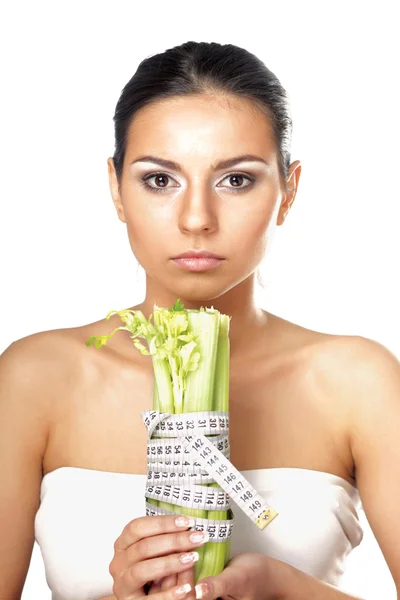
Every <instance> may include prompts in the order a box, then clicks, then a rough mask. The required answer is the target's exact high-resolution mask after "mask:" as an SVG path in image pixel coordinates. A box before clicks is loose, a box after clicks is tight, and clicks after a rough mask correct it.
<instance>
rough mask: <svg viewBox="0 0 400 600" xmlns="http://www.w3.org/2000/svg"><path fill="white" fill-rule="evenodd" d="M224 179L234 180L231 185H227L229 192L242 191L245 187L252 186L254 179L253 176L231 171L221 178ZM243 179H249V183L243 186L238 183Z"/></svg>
mask: <svg viewBox="0 0 400 600" xmlns="http://www.w3.org/2000/svg"><path fill="white" fill-rule="evenodd" d="M225 179H230V180H232V179H233V180H236V183H235V185H234V186H233V187H228V189H229V193H231V192H233V193H236V192H242V191H244V190H245V189H247V188H250V187H252V185H253V183H254V181H255V180H256V178H255V177H253V176H250V175H245V174H244V173H231V174H230V175H226V176H225V177H224V179H222V181H224V180H225ZM244 179H247V181H249V182H250V183H249V184H248V185H244V186H243V185H240V184H241V183H242V182H243V180H244ZM223 187H224V186H223Z"/></svg>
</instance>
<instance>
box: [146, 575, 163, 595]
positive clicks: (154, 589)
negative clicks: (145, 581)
mask: <svg viewBox="0 0 400 600" xmlns="http://www.w3.org/2000/svg"><path fill="white" fill-rule="evenodd" d="M162 581H163V578H162V577H161V579H155V580H154V581H152V583H151V586H150V589H149V591H148V593H147V596H152V595H153V594H158V593H160V592H161V584H162Z"/></svg>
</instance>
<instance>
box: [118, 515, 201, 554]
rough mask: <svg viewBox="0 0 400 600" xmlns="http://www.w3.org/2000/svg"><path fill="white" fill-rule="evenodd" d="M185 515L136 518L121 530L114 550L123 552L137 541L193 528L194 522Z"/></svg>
mask: <svg viewBox="0 0 400 600" xmlns="http://www.w3.org/2000/svg"><path fill="white" fill-rule="evenodd" d="M190 519H191V518H190V517H187V516H186V515H158V516H155V517H149V516H146V517H138V518H137V519H133V520H132V521H130V522H129V523H128V524H127V525H125V527H124V529H123V530H122V533H121V535H120V536H119V537H118V538H117V539H116V540H115V542H114V550H115V551H116V552H123V551H124V550H126V549H127V548H128V547H129V546H131V545H132V544H135V543H136V542H138V541H139V540H141V539H143V538H146V537H150V536H153V535H160V534H162V533H173V532H175V531H182V530H185V529H188V528H189V527H193V525H194V520H193V518H192V520H190Z"/></svg>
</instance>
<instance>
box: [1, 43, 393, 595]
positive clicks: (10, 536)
mask: <svg viewBox="0 0 400 600" xmlns="http://www.w3.org/2000/svg"><path fill="white" fill-rule="evenodd" d="M114 120H115V135H116V148H115V153H114V156H113V157H112V158H109V159H108V171H109V180H110V189H111V194H112V199H113V202H114V204H115V208H116V211H117V214H118V217H119V219H120V220H121V221H122V222H123V223H125V224H126V226H127V232H128V237H129V242H130V245H131V248H132V251H133V253H134V255H135V256H136V258H137V259H138V261H139V263H140V264H141V265H142V266H143V268H144V269H145V271H146V295H145V299H144V301H143V302H142V303H141V304H139V305H137V306H134V307H131V308H132V309H134V310H141V311H142V312H143V313H144V314H145V316H146V317H148V316H149V314H150V313H151V312H152V309H153V305H154V304H155V303H156V304H158V305H159V306H166V307H168V306H172V305H173V303H174V302H175V300H176V299H177V298H180V299H181V301H182V302H183V304H184V306H185V308H199V307H200V306H205V305H208V306H210V305H212V306H214V307H215V308H216V309H218V310H219V311H220V312H222V313H225V314H229V315H230V316H232V320H231V327H230V343H231V378H230V417H231V418H230V423H231V426H230V443H231V455H230V459H231V462H232V463H233V464H234V465H235V467H236V468H237V469H239V470H240V471H241V472H242V474H243V475H244V476H245V477H246V478H247V479H248V480H249V481H250V483H251V484H252V485H254V487H255V488H256V489H257V491H258V492H259V493H260V494H262V495H263V496H264V497H265V498H266V499H267V500H268V502H269V503H270V504H271V505H272V506H273V507H274V508H276V509H277V510H278V512H279V516H278V518H277V519H275V520H274V521H273V523H271V524H270V526H269V527H268V528H266V529H265V530H264V531H263V532H261V531H256V530H255V528H254V527H253V526H252V525H251V524H250V525H249V521H248V519H247V517H246V516H245V515H244V514H242V513H241V511H235V516H236V525H235V529H234V533H233V539H232V552H231V561H230V563H229V565H228V566H227V567H226V568H225V570H224V571H223V572H222V573H221V574H220V575H218V576H216V577H212V578H207V579H206V580H204V581H202V584H201V585H200V586H199V587H198V589H197V590H195V589H194V586H193V561H192V562H182V561H181V560H180V557H181V556H182V554H185V555H186V557H187V555H188V553H189V558H190V557H192V558H193V557H194V558H195V557H196V554H195V553H194V554H192V551H195V549H196V547H199V546H200V545H201V543H204V540H203V542H201V541H197V542H193V541H191V540H190V538H189V535H190V533H191V532H189V531H188V527H189V525H190V524H189V523H185V522H184V523H183V524H180V525H179V524H177V523H176V522H175V520H174V517H171V516H154V517H144V516H143V514H144V512H143V492H144V486H145V481H146V473H147V465H146V456H145V448H146V440H147V432H146V430H145V427H144V425H143V422H142V420H141V411H143V410H146V409H148V408H151V406H152V385H153V370H152V364H151V361H150V360H149V358H148V357H145V356H142V355H141V354H139V353H138V352H137V351H136V350H135V349H134V348H133V347H132V341H131V339H130V337H129V334H128V332H121V334H119V335H117V336H114V337H113V338H112V340H111V341H110V342H109V343H108V344H107V346H106V347H105V348H103V349H102V351H101V352H97V351H94V350H93V348H89V349H88V348H87V347H86V346H85V342H86V341H87V340H88V338H89V337H91V336H92V335H106V334H108V333H110V332H111V331H112V330H113V329H114V328H115V327H116V326H118V325H120V319H119V317H118V316H114V317H112V318H111V319H110V320H109V321H106V320H105V319H103V320H101V321H97V322H94V323H90V324H87V325H84V326H80V327H75V328H70V329H62V330H53V331H46V332H40V333H37V334H34V335H31V336H27V337H26V338H23V339H20V340H17V341H16V342H14V343H13V344H11V346H10V347H9V348H7V350H6V351H5V352H4V354H3V356H2V357H1V381H2V388H1V400H0V440H1V446H0V448H1V463H0V465H1V466H0V478H1V482H2V486H1V491H0V508H1V517H2V536H1V539H0V597H1V598H2V600H16V599H17V598H19V597H20V595H21V591H22V588H23V584H24V580H25V577H26V573H27V570H28V567H29V561H30V556H31V551H32V545H33V542H34V539H35V537H36V539H37V541H38V543H39V544H40V547H41V551H42V554H43V557H44V562H45V567H46V576H47V581H48V583H49V586H50V587H51V589H52V592H53V599H57V600H61V599H62V600H81V599H83V598H93V599H100V598H102V599H103V600H104V598H107V599H111V598H112V599H115V598H116V599H117V600H127V599H128V598H129V599H133V598H135V599H136V598H140V597H142V596H145V595H147V594H149V595H154V600H167V599H172V598H182V597H185V598H188V599H193V598H195V597H197V598H200V597H203V598H209V599H215V598H218V597H220V598H223V600H226V599H228V598H234V599H237V600H272V599H275V598H285V599H286V598H287V599H293V600H301V599H303V598H304V599H306V598H307V599H309V598H315V599H317V598H321V600H322V599H328V600H329V599H330V598H332V599H334V598H338V599H339V598H343V599H345V598H354V597H353V596H350V595H347V594H346V593H344V592H341V591H340V590H339V589H338V587H337V586H338V584H339V583H340V576H341V575H342V573H343V568H342V567H343V563H344V559H345V558H346V556H347V555H348V554H349V552H351V550H352V549H353V548H354V547H355V546H357V545H358V544H359V543H360V542H361V539H362V529H361V527H360V524H359V522H358V518H357V511H358V509H359V508H360V502H362V504H363V507H364V509H365V513H366V515H367V518H368V520H369V522H370V524H371V527H372V529H373V532H374V534H375V536H376V538H377V541H378V543H379V544H380V547H381V549H382V552H383V554H384V556H385V558H386V560H387V563H388V566H389V568H390V570H391V573H392V575H393V578H394V580H395V583H396V587H397V589H400V546H399V544H398V538H399V536H400V525H399V519H398V518H397V517H398V506H399V499H400V456H399V446H398V431H399V429H400V368H399V363H398V361H397V359H396V358H395V357H394V356H393V354H392V353H390V352H389V350H387V349H386V348H385V347H384V346H382V345H381V344H379V343H377V342H375V341H373V340H370V339H366V338H362V337H359V336H342V335H328V334H326V333H322V332H317V331H312V330H309V329H307V328H304V327H301V326H299V325H297V324H294V323H291V322H289V321H286V320H284V319H282V318H280V317H278V316H277V315H274V314H272V313H269V312H267V311H265V310H263V309H261V308H259V307H257V306H256V304H255V300H254V288H255V274H256V270H257V267H258V265H259V264H260V262H261V261H262V259H263V257H264V255H265V253H266V252H267V251H268V250H269V249H270V247H271V243H272V239H273V235H274V232H275V227H276V226H280V225H282V224H283V223H284V221H285V218H286V216H287V214H288V212H289V210H290V208H291V206H292V203H293V201H294V199H295V196H296V192H297V188H298V185H299V179H300V173H301V164H300V162H299V161H295V162H292V163H290V140H291V127H292V122H291V118H290V113H289V107H288V103H287V97H286V93H285V90H284V89H283V87H282V86H281V84H280V82H279V80H278V79H277V78H276V76H275V75H274V74H273V73H272V72H271V71H270V70H269V69H268V68H267V67H266V66H265V65H264V64H263V63H262V62H261V61H260V60H259V59H257V58H256V57H255V56H254V55H252V54H250V53H249V52H247V51H246V50H244V49H242V48H238V47H236V46H232V45H220V44H217V43H196V42H187V43H185V44H182V45H181V46H178V47H175V48H172V49H169V50H168V51H166V52H164V53H162V54H158V55H155V56H152V57H150V58H147V59H146V60H144V61H143V62H142V63H141V64H140V65H139V68H138V70H137V72H136V73H135V75H134V76H133V77H132V79H131V80H130V81H129V82H128V83H127V85H126V86H125V87H124V89H123V91H122V94H121V97H120V99H119V101H118V104H117V107H116V112H115V117H114ZM186 251H189V253H191V254H193V253H194V254H196V253H197V255H198V253H199V251H200V252H204V251H207V252H212V253H214V254H215V255H217V257H219V260H214V261H211V262H212V265H211V266H212V268H208V269H206V268H205V266H204V265H205V263H204V261H203V262H202V261H200V260H199V259H198V258H197V259H194V260H192V261H188V260H187V261H177V260H176V257H177V256H179V255H181V254H182V253H184V252H186ZM208 266H210V265H208ZM108 278H109V274H108ZM124 333H127V335H126V336H125V335H124ZM378 399H379V401H378ZM256 534H259V535H256ZM207 583H208V586H207V585H204V584H207Z"/></svg>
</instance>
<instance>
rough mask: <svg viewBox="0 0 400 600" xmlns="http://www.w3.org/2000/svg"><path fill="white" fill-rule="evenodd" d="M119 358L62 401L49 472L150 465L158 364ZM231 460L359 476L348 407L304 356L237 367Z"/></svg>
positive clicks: (245, 465)
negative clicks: (149, 416) (329, 394)
mask: <svg viewBox="0 0 400 600" xmlns="http://www.w3.org/2000/svg"><path fill="white" fill-rule="evenodd" d="M143 358H144V360H140V361H139V362H138V363H135V364H132V365H129V367H127V366H126V365H124V366H122V365H120V366H118V365H115V364H114V363H113V362H112V361H110V363H109V364H108V363H107V359H106V357H105V356H102V357H101V360H99V363H98V365H97V368H93V369H92V370H90V373H91V375H90V376H86V377H83V378H81V379H80V378H77V382H76V385H74V386H73V387H72V388H70V389H69V393H68V397H66V398H62V399H61V400H60V401H59V402H58V404H57V405H55V412H54V419H53V426H52V429H51V434H50V436H49V443H48V447H47V450H46V455H45V458H44V465H43V469H44V473H47V472H50V471H52V470H54V469H56V468H58V467H60V466H80V467H83V468H89V469H96V470H103V471H112V472H121V473H138V474H145V473H146V472H147V461H146V442H147V430H146V427H145V426H144V424H143V421H142V418H141V411H143V410H147V409H150V408H152V398H153V371H152V367H151V364H150V363H149V362H148V361H146V358H147V357H143ZM229 398H230V400H229V402H230V407H229V412H230V430H229V439H230V448H231V452H230V460H231V462H232V463H233V464H234V465H235V467H236V468H237V469H239V470H244V469H246V470H247V469H264V468H274V467H298V468H305V469H313V470H319V471H325V472H330V473H335V474H337V475H339V476H341V477H344V478H345V479H347V480H348V481H350V482H352V481H353V479H352V460H351V456H350V452H349V447H348V443H347V440H346V430H345V426H344V423H343V417H342V415H341V411H340V408H339V407H338V406H335V405H334V404H332V402H331V401H330V399H329V400H328V399H327V398H325V397H324V394H323V390H322V389H321V385H320V384H319V382H318V378H316V377H315V376H314V374H313V372H312V369H310V365H309V364H307V363H306V362H304V360H294V359H293V358H292V359H290V360H283V359H282V360H274V361H272V360H271V361H268V360H260V361H253V362H252V363H248V364H246V365H244V364H240V361H236V362H235V363H232V364H231V369H230V393H229Z"/></svg>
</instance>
